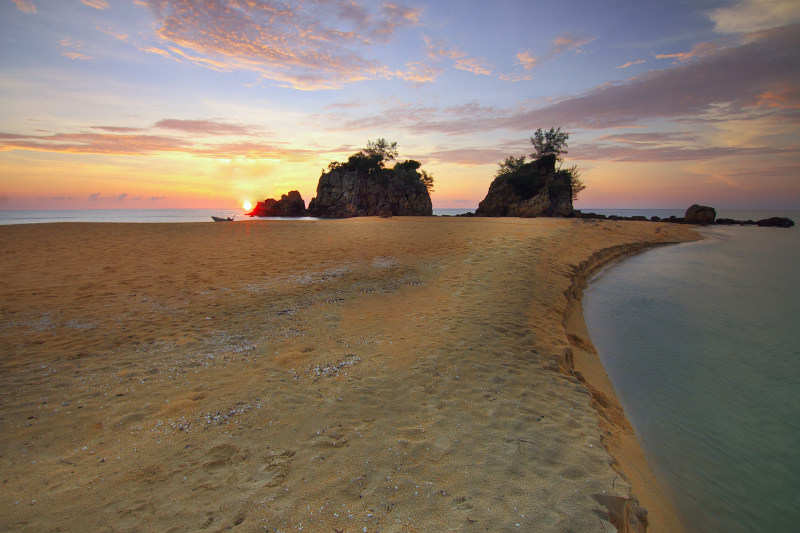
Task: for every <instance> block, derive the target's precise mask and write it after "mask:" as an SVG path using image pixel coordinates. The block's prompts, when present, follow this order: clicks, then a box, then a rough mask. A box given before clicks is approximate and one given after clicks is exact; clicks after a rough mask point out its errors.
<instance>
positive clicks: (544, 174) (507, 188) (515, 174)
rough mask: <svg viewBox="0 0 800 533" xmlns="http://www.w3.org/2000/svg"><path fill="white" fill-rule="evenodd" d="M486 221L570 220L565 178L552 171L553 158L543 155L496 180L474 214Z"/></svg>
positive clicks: (569, 205) (568, 191)
mask: <svg viewBox="0 0 800 533" xmlns="http://www.w3.org/2000/svg"><path fill="white" fill-rule="evenodd" d="M475 214H476V215H478V216H487V217H526V218H531V217H541V216H561V217H568V216H572V214H573V209H572V185H571V183H570V177H569V174H568V173H566V172H564V171H557V170H556V156H555V155H546V156H544V157H541V158H539V159H537V160H535V161H532V162H530V163H525V164H524V165H522V166H521V167H520V168H519V169H517V170H514V171H512V172H508V173H507V174H503V175H500V176H497V177H496V178H495V179H494V181H492V184H491V185H490V186H489V192H488V193H487V194H486V198H484V199H483V201H482V202H481V203H480V204H479V205H478V209H477V210H475Z"/></svg>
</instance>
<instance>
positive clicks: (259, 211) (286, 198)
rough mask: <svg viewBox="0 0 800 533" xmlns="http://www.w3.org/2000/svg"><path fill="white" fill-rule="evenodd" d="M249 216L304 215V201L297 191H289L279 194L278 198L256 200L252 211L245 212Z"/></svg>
mask: <svg viewBox="0 0 800 533" xmlns="http://www.w3.org/2000/svg"><path fill="white" fill-rule="evenodd" d="M245 214H246V215H247V216H251V217H304V216H306V203H305V201H304V200H303V197H302V196H300V193H299V192H298V191H289V194H284V195H281V199H280V200H275V199H274V198H267V199H266V200H264V201H263V202H258V203H257V204H256V206H255V207H254V208H253V210H252V211H250V212H249V213H245Z"/></svg>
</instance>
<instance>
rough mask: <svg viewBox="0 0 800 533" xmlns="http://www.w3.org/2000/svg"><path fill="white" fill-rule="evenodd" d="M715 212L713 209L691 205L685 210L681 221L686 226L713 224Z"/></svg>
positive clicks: (715, 216)
mask: <svg viewBox="0 0 800 533" xmlns="http://www.w3.org/2000/svg"><path fill="white" fill-rule="evenodd" d="M716 218H717V211H716V210H715V209H714V208H713V207H708V206H706V205H698V204H693V205H692V206H690V207H689V209H687V210H686V214H685V215H684V216H683V221H684V222H686V223H687V224H713V223H714V220H716Z"/></svg>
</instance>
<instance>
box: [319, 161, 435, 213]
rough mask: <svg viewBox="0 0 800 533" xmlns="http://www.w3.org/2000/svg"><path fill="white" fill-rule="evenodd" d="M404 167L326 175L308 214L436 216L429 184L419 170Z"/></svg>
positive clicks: (330, 172) (341, 170)
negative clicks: (428, 187) (422, 177)
mask: <svg viewBox="0 0 800 533" xmlns="http://www.w3.org/2000/svg"><path fill="white" fill-rule="evenodd" d="M412 163H416V162H412ZM402 165H403V163H400V164H398V165H397V166H396V167H395V168H394V169H386V168H380V169H378V168H373V169H370V170H364V171H359V170H357V169H356V170H349V169H346V168H339V169H335V170H331V171H329V172H326V173H323V174H322V176H320V178H319V183H318V184H317V196H316V197H315V198H312V199H311V202H309V204H308V214H309V215H311V216H315V217H323V218H346V217H360V216H390V215H397V216H415V215H425V216H427V215H432V214H433V206H432V205H431V196H430V194H429V193H428V189H427V187H426V186H425V183H424V182H423V181H421V180H420V179H419V174H418V173H417V171H416V168H406V167H403V166H402ZM416 165H417V167H418V166H419V163H416ZM412 166H413V165H412Z"/></svg>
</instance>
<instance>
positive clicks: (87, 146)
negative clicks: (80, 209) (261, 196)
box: [0, 119, 318, 162]
mask: <svg viewBox="0 0 800 533" xmlns="http://www.w3.org/2000/svg"><path fill="white" fill-rule="evenodd" d="M157 127H160V128H165V129H172V130H174V131H178V132H180V133H182V134H186V135H187V136H188V137H189V138H182V137H178V136H164V135H153V134H147V133H142V134H133V133H132V132H137V131H145V130H141V129H138V128H129V127H116V126H92V128H93V129H99V130H102V131H108V132H111V133H54V134H50V135H24V134H13V133H0V151H10V150H33V151H43V152H58V153H76V154H109V155H131V156H148V155H154V154H159V153H183V154H188V155H192V156H197V157H211V158H223V159H230V158H237V157H249V158H265V159H281V160H284V161H293V162H295V161H308V160H309V159H313V158H315V157H317V156H318V154H317V152H315V151H312V150H305V149H295V148H291V147H289V146H287V145H286V144H284V143H264V142H260V141H258V140H245V141H239V142H234V143H199V142H196V140H195V137H197V136H198V135H214V136H218V135H244V134H254V133H255V134H256V136H257V137H259V136H261V135H263V133H261V132H260V131H259V130H258V128H255V127H254V126H241V125H238V124H230V123H227V122H222V121H213V120H176V119H164V120H162V121H159V123H158V124H157Z"/></svg>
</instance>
